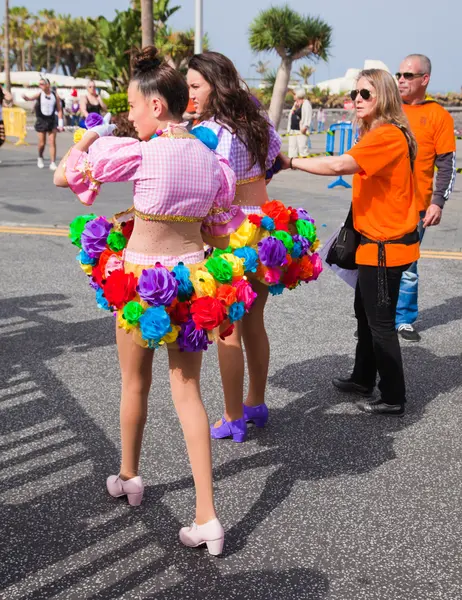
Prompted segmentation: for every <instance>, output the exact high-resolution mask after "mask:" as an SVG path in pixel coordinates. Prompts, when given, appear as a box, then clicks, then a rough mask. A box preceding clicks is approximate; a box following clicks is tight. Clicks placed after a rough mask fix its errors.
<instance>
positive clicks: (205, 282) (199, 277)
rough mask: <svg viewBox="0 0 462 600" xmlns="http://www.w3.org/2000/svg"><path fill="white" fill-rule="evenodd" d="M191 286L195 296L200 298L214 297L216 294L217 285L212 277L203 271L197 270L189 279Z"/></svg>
mask: <svg viewBox="0 0 462 600" xmlns="http://www.w3.org/2000/svg"><path fill="white" fill-rule="evenodd" d="M191 281H192V284H193V286H194V290H195V292H196V294H197V295H198V296H199V297H201V296H212V297H215V294H216V293H217V284H216V283H215V279H214V278H213V276H212V275H210V273H209V272H208V271H206V270H205V269H197V271H196V272H195V273H193V275H192V277H191Z"/></svg>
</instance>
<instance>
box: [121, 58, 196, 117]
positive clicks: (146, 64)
mask: <svg viewBox="0 0 462 600" xmlns="http://www.w3.org/2000/svg"><path fill="white" fill-rule="evenodd" d="M157 55H158V50H157V48H155V47H154V46H146V47H145V48H143V49H142V50H136V51H134V52H133V53H132V57H131V68H132V74H131V78H130V79H131V81H136V82H137V83H138V87H139V90H140V92H141V93H142V94H143V96H145V97H146V98H150V97H151V96H152V95H154V94H159V95H160V96H162V98H164V99H165V100H166V102H167V105H168V109H169V111H170V113H171V114H172V115H173V116H174V117H177V118H180V119H181V117H182V115H183V113H184V112H185V110H186V107H187V105H188V99H189V92H188V86H187V84H186V81H185V78H184V77H183V75H181V73H179V72H178V71H176V70H175V69H174V68H173V67H171V66H170V65H169V64H167V63H166V62H164V61H163V60H162V59H161V58H159V57H158V56H157Z"/></svg>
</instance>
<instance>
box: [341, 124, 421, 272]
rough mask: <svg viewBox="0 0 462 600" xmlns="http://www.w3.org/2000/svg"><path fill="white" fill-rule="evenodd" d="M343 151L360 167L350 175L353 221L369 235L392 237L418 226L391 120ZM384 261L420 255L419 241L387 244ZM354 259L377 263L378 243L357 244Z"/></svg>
mask: <svg viewBox="0 0 462 600" xmlns="http://www.w3.org/2000/svg"><path fill="white" fill-rule="evenodd" d="M347 154H349V155H350V156H352V157H353V158H354V159H355V161H356V162H357V163H358V165H359V166H360V167H361V171H360V173H357V174H355V176H354V177H353V221H354V226H355V229H356V230H357V231H359V232H360V233H362V234H363V235H365V236H366V237H368V238H369V239H371V240H382V241H384V240H396V239H398V238H400V237H402V236H403V235H404V234H406V233H411V232H412V231H414V230H415V229H416V227H417V223H418V221H419V214H418V211H417V203H416V199H415V195H414V182H413V175H412V170H411V162H410V159H409V148H408V145H407V141H406V138H405V136H404V134H403V132H402V131H400V129H398V127H396V126H395V125H390V124H386V125H380V126H379V127H377V128H376V129H373V130H372V131H369V132H368V133H366V135H365V136H364V137H363V138H362V139H361V140H360V141H359V142H358V143H357V144H356V145H355V146H353V148H351V150H348V152H347ZM385 252H386V262H387V266H388V267H396V266H399V265H406V264H408V263H412V262H414V261H415V260H417V259H418V258H419V243H416V244H413V245H411V246H406V245H405V244H386V245H385ZM356 262H357V263H358V264H359V265H372V266H375V265H377V264H378V245H377V244H364V245H360V246H359V248H358V250H357V252H356Z"/></svg>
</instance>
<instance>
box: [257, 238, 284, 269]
mask: <svg viewBox="0 0 462 600" xmlns="http://www.w3.org/2000/svg"><path fill="white" fill-rule="evenodd" d="M258 256H259V258H260V261H261V262H262V264H264V265H265V266H266V267H281V266H282V265H284V264H285V263H286V247H285V246H284V244H283V243H282V242H281V241H280V240H278V239H277V238H275V237H273V236H271V237H267V238H265V239H264V240H262V241H261V242H258Z"/></svg>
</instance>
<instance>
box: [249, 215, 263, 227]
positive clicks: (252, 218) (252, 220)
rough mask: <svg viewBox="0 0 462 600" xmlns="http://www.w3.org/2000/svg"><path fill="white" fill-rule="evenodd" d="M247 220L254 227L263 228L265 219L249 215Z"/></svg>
mask: <svg viewBox="0 0 462 600" xmlns="http://www.w3.org/2000/svg"><path fill="white" fill-rule="evenodd" d="M247 218H248V219H249V221H250V223H252V225H256V226H257V227H261V220H262V218H263V217H261V216H260V215H249V216H248V217H247Z"/></svg>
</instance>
